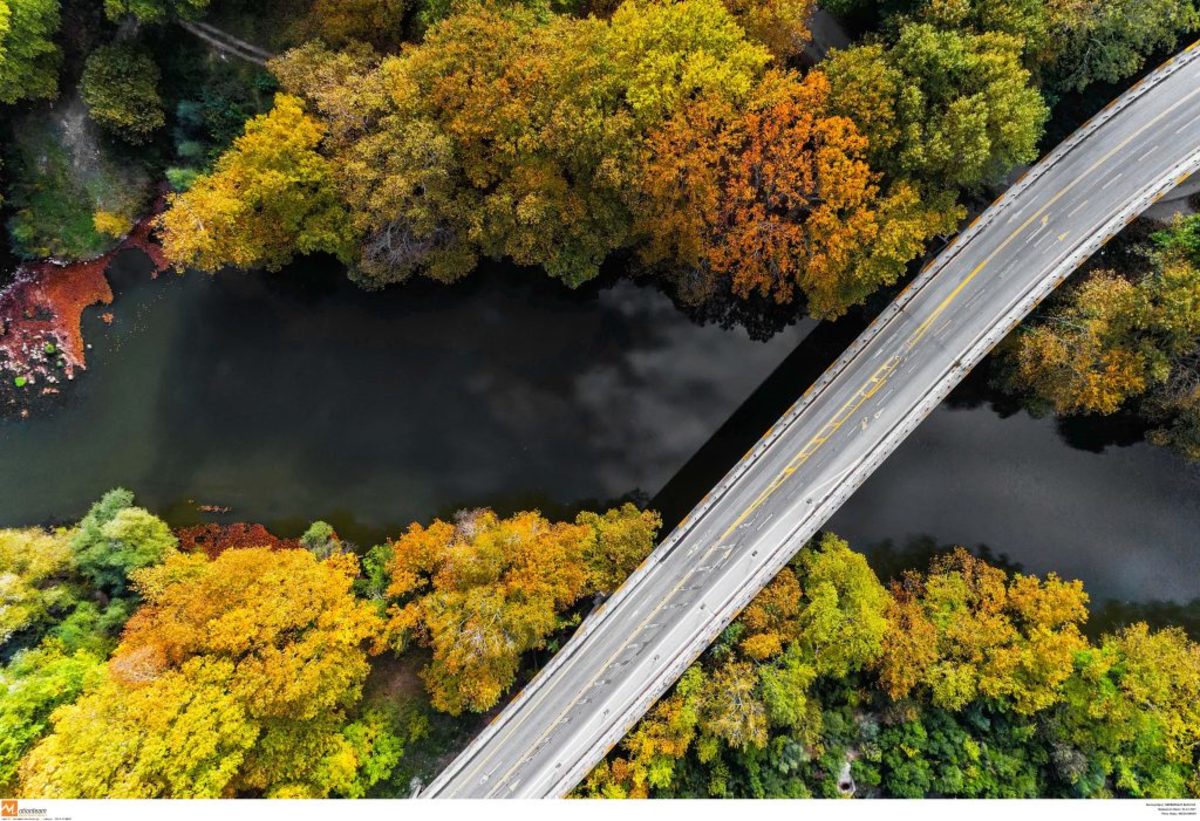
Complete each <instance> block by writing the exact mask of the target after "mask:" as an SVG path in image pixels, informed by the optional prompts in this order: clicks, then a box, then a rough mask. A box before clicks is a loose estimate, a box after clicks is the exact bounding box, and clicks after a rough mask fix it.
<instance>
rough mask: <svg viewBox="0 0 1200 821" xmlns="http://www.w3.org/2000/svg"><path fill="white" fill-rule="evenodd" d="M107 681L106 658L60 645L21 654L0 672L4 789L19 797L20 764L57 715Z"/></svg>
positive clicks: (0, 778)
mask: <svg viewBox="0 0 1200 821" xmlns="http://www.w3.org/2000/svg"><path fill="white" fill-rule="evenodd" d="M101 679H103V656H102V655H98V654H97V653H96V652H94V651H93V650H90V649H83V648H80V649H75V650H70V649H69V648H68V646H67V645H66V644H65V643H64V642H62V641H61V640H51V641H47V642H46V643H45V644H44V645H43V646H41V647H39V648H37V649H34V650H26V651H22V652H21V653H18V654H17V655H16V656H15V657H14V658H13V660H12V661H11V662H10V663H9V664H8V665H6V666H5V667H3V668H2V669H0V790H3V792H4V793H5V794H6V795H14V794H16V792H17V789H16V787H17V784H16V776H17V765H18V763H19V762H20V760H21V758H22V757H23V756H24V755H25V753H26V752H28V750H29V748H30V747H32V746H33V744H34V743H35V742H36V741H37V740H38V739H39V738H41V737H42V736H43V735H45V733H46V732H47V731H48V730H49V729H50V716H51V714H52V713H53V711H54V710H55V709H56V708H58V707H61V706H63V705H66V704H70V703H72V702H73V701H75V699H77V698H78V697H79V696H80V694H82V693H83V692H84V691H85V690H88V689H90V688H91V687H93V686H95V685H96V684H97V683H98V682H99V681H100V680H101Z"/></svg>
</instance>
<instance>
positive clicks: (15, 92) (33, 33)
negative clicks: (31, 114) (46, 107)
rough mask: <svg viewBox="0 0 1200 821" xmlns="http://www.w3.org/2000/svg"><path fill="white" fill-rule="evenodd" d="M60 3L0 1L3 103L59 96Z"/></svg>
mask: <svg viewBox="0 0 1200 821" xmlns="http://www.w3.org/2000/svg"><path fill="white" fill-rule="evenodd" d="M59 21H60V16H59V0H0V103H6V104H9V105H11V104H13V103H15V102H18V101H20V100H38V99H46V98H51V97H54V96H55V95H56V94H57V93H58V66H59V62H60V61H61V59H62V55H61V53H60V52H59V49H58V46H57V45H56V44H55V43H54V35H55V34H56V33H57V32H58V26H59Z"/></svg>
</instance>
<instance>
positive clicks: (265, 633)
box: [22, 548, 381, 798]
mask: <svg viewBox="0 0 1200 821" xmlns="http://www.w3.org/2000/svg"><path fill="white" fill-rule="evenodd" d="M357 569H358V564H357V560H356V559H355V558H354V557H353V556H352V555H349V554H336V555H334V556H331V557H330V558H328V559H326V560H324V561H318V560H317V559H316V558H315V557H314V556H313V555H312V554H311V553H310V552H308V551H307V550H283V551H272V550H268V549H266V548H245V549H232V550H227V551H225V552H223V553H221V554H220V555H219V556H218V557H217V558H215V559H212V560H209V559H207V558H205V556H203V555H201V554H174V555H171V556H170V557H168V559H167V560H166V561H165V562H164V563H163V564H161V565H157V566H153V567H147V568H144V569H142V570H139V571H136V572H135V573H134V576H135V582H136V584H137V587H138V590H139V591H140V592H141V594H142V597H143V599H144V601H145V604H144V605H143V606H142V608H141V609H140V610H138V612H137V613H135V614H134V616H133V617H132V618H131V619H130V620H129V622H128V624H127V625H126V629H125V633H124V634H123V636H122V639H121V643H120V645H119V646H118V647H117V650H116V652H115V653H114V654H113V657H112V659H111V661H110V663H109V675H108V680H107V681H106V682H105V683H104V685H103V686H101V687H100V688H98V689H97V690H95V691H93V692H92V693H90V694H87V695H85V696H84V698H83V699H81V700H80V701H79V702H78V703H77V704H75V705H73V706H71V707H67V708H62V709H61V710H60V711H59V712H58V713H56V714H55V717H54V731H53V733H52V734H51V735H50V736H48V737H47V738H46V739H44V740H43V741H42V742H41V743H40V744H39V745H38V747H37V748H35V749H34V750H33V752H32V753H31V754H30V756H29V758H28V760H27V761H26V762H25V765H24V768H23V770H22V773H23V774H22V779H23V780H22V784H23V788H24V789H25V790H26V792H28V793H30V794H36V795H45V796H47V797H50V796H54V797H71V798H103V797H131V798H133V797H137V798H150V797H160V796H163V797H168V796H169V797H216V796H220V795H227V794H230V793H231V792H233V791H253V792H260V793H267V794H274V793H276V792H278V793H280V794H287V795H306V796H309V797H320V796H323V795H327V794H329V792H330V791H331V790H334V789H338V788H339V787H342V786H344V785H346V784H347V783H348V782H349V780H350V779H352V777H353V773H354V770H355V768H356V767H357V766H358V764H359V761H358V759H357V758H356V757H355V756H354V750H353V748H352V745H351V744H350V742H349V741H348V740H347V739H346V738H345V737H344V734H343V728H344V726H345V725H346V723H347V720H348V719H347V717H346V710H347V708H349V707H351V706H353V705H354V704H355V703H357V701H358V699H359V697H360V694H361V690H362V684H363V681H364V679H365V678H366V675H367V672H368V665H367V652H366V649H365V646H364V645H365V643H366V642H367V640H368V639H371V638H374V637H375V636H376V635H377V633H378V631H379V629H380V627H381V622H380V620H379V617H378V615H376V613H375V610H374V608H373V607H372V606H371V605H370V604H369V603H367V602H363V601H360V600H358V599H356V598H355V597H354V595H353V593H352V592H351V584H352V582H353V581H354V578H355V576H356V574H357Z"/></svg>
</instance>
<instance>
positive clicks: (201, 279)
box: [0, 254, 804, 539]
mask: <svg viewBox="0 0 1200 821" xmlns="http://www.w3.org/2000/svg"><path fill="white" fill-rule="evenodd" d="M145 273H146V265H145V261H144V259H143V258H141V257H140V256H139V255H136V254H128V255H125V256H123V257H121V258H120V259H119V261H118V262H117V263H116V264H115V265H114V266H113V270H112V271H111V276H112V278H113V280H114V287H115V289H116V290H117V291H118V299H117V302H116V304H115V306H114V309H113V310H114V312H115V313H116V321H115V322H114V323H113V325H112V326H111V327H108V326H104V325H103V324H102V323H100V322H99V321H98V319H97V318H96V317H95V316H92V317H89V319H88V321H87V323H86V332H87V335H88V339H89V340H91V341H92V342H93V343H94V346H95V347H94V350H92V351H91V352H90V360H89V364H90V366H91V369H90V371H89V372H88V374H87V375H86V376H85V377H84V378H83V379H82V382H81V384H79V385H78V386H76V390H75V391H74V393H73V395H72V396H71V397H70V398H69V400H68V401H66V402H65V404H64V406H63V407H61V408H59V409H57V410H56V411H55V412H53V413H51V414H49V415H48V416H45V417H43V418H37V419H33V420H29V421H26V422H17V421H12V420H10V421H6V422H2V423H0V465H2V466H3V467H2V468H0V525H12V524H20V523H29V522H37V521H42V520H45V519H48V518H50V517H53V516H58V517H62V518H70V517H73V516H76V515H78V514H79V513H81V512H82V511H83V510H84V509H85V507H86V505H87V503H88V502H89V501H91V500H92V499H94V498H95V497H96V496H97V495H98V494H99V493H100V492H102V491H103V490H104V489H106V488H108V487H110V486H112V485H115V484H124V485H126V486H129V487H131V488H132V489H134V490H135V491H136V492H137V493H138V494H139V498H140V499H141V500H142V502H143V503H144V504H147V505H148V506H150V507H152V508H155V509H164V508H167V509H168V510H169V513H170V515H171V516H172V518H174V519H175V520H176V521H186V520H187V519H188V518H189V512H188V511H189V505H188V504H187V503H186V500H194V501H195V502H196V503H210V504H220V505H228V506H231V507H232V508H233V511H232V513H231V514H230V517H229V518H237V519H247V520H256V521H263V522H267V523H273V524H277V525H283V526H284V527H285V529H286V528H287V527H289V526H290V527H297V526H300V525H301V523H303V522H304V521H307V520H311V519H312V518H317V517H327V518H332V519H334V520H338V521H339V522H341V524H342V525H343V527H346V528H348V529H349V530H351V531H353V532H354V533H355V534H356V535H358V536H359V537H360V538H362V539H369V538H375V537H377V536H378V535H379V534H380V533H381V532H382V531H383V530H387V529H391V530H393V531H394V529H395V527H396V526H397V525H399V524H406V523H407V522H408V521H410V520H412V519H425V518H428V517H429V516H431V515H433V514H435V513H446V512H449V511H453V510H454V509H456V508H458V507H461V506H465V505H475V504H492V505H496V506H497V507H500V508H512V507H517V506H523V505H531V504H537V505H540V506H542V507H543V508H548V509H551V510H553V509H555V508H562V509H563V510H567V509H570V508H573V507H576V506H578V505H580V504H583V503H588V502H589V501H590V500H610V499H614V498H618V497H624V496H628V495H630V494H637V493H640V494H642V495H643V496H647V495H648V494H651V493H654V492H655V491H657V490H658V488H659V487H660V486H661V485H662V484H663V483H664V482H665V481H666V480H667V479H668V478H669V477H670V476H671V475H672V474H673V473H674V472H675V471H677V470H678V469H679V468H680V467H681V466H682V464H683V463H684V462H685V461H686V460H687V458H688V457H689V456H690V455H691V454H692V453H693V452H694V451H695V450H696V449H697V448H698V447H699V446H700V445H701V444H702V443H703V442H704V441H705V439H707V438H708V436H709V435H711V433H712V431H713V430H715V429H716V428H717V426H718V425H720V423H721V422H722V421H723V420H724V419H725V418H726V417H727V416H728V415H729V414H730V412H731V411H732V410H733V409H734V408H735V407H736V406H737V405H738V403H739V402H741V401H742V400H743V399H744V398H745V397H746V396H748V395H749V394H751V393H752V392H753V391H754V388H755V387H756V386H757V385H758V384H759V383H760V382H761V381H762V380H763V379H764V378H765V377H766V376H767V375H768V374H769V373H770V372H771V371H772V370H773V369H774V368H775V366H776V365H777V364H778V363H779V361H780V360H781V359H782V358H783V357H784V356H786V355H787V353H788V352H789V351H791V350H792V349H793V348H794V347H795V346H796V344H797V342H798V341H799V339H800V338H801V337H802V335H803V333H804V328H803V327H797V326H793V327H790V328H788V329H786V330H784V331H783V332H781V333H779V334H778V335H776V336H774V337H773V338H772V339H771V340H770V341H769V342H765V343H763V342H755V341H752V340H751V339H749V337H748V335H747V333H746V332H745V331H744V330H738V329H733V330H724V329H722V328H720V327H718V326H716V325H711V324H710V325H706V326H700V325H697V324H695V323H693V322H692V321H690V320H689V319H688V318H687V317H685V316H684V315H683V314H681V313H680V312H679V311H678V310H676V309H675V308H674V306H673V305H672V304H671V302H670V300H669V299H667V298H666V297H665V296H663V295H662V294H661V293H659V292H657V291H655V290H654V289H652V288H647V287H641V286H638V285H636V284H634V283H632V282H628V281H618V282H615V283H614V282H609V283H608V284H604V285H594V286H591V287H589V288H585V289H582V290H581V291H577V292H571V291H568V290H566V289H565V288H562V287H561V286H558V285H556V284H554V283H552V282H549V281H547V280H546V279H545V278H544V277H542V276H540V275H533V274H530V273H529V272H522V271H516V270H511V269H502V270H495V271H491V272H479V273H477V274H476V275H474V276H473V277H471V278H469V279H468V280H466V281H464V282H462V283H459V284H457V285H455V286H453V287H446V286H440V285H437V284H434V283H428V282H413V283H410V284H409V285H406V286H404V287H403V288H396V289H391V290H388V291H385V292H380V293H367V292H363V291H361V290H359V289H358V288H356V287H355V286H353V285H351V284H349V283H347V282H346V281H345V280H344V278H343V277H341V276H340V275H339V274H338V273H337V272H336V271H333V270H331V269H330V268H329V267H328V266H325V267H321V266H309V267H308V268H307V269H305V268H301V267H297V268H296V269H290V270H289V271H287V272H286V273H285V274H281V275H276V276H267V275H243V274H228V275H222V276H220V277H217V278H216V279H211V278H208V277H205V276H203V275H197V274H192V275H188V276H186V277H183V278H179V279H173V278H166V279H160V280H159V281H158V282H153V283H152V282H149V281H148V280H147V279H146V277H145ZM347 511H354V517H355V518H354V519H351V518H350V517H349V516H347V515H346V512H347ZM339 514H341V515H339ZM191 516H192V517H194V516H195V514H194V512H193V513H192V514H191Z"/></svg>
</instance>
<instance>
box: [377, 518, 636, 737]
mask: <svg viewBox="0 0 1200 821" xmlns="http://www.w3.org/2000/svg"><path fill="white" fill-rule="evenodd" d="M657 526H658V518H657V516H656V515H655V514H652V513H642V512H640V511H638V510H637V508H635V507H634V506H633V505H626V506H624V507H623V508H620V509H618V510H617V511H609V513H608V514H606V515H605V516H603V517H597V516H595V515H594V514H582V515H581V516H580V517H579V520H578V521H577V522H576V523H574V524H570V523H565V522H564V523H551V522H549V521H547V520H546V519H544V518H543V517H542V516H540V515H539V514H538V513H537V512H535V511H531V512H524V513H518V514H516V515H514V516H512V517H510V518H508V519H501V518H500V517H498V516H497V515H496V514H495V513H493V512H492V511H490V510H478V511H472V512H470V513H465V514H463V515H461V516H460V517H459V519H458V521H457V522H456V523H455V524H450V523H448V522H443V521H434V522H433V523H432V524H431V525H429V526H428V527H423V526H421V525H419V524H414V525H412V526H411V527H410V528H409V529H408V532H407V533H405V534H404V536H402V537H401V538H400V539H399V540H398V541H397V542H396V543H395V544H394V545H393V551H392V555H393V558H392V561H391V564H390V566H389V568H388V569H389V573H390V576H391V583H390V585H389V587H388V590H387V595H388V596H389V597H390V598H392V599H394V600H395V602H394V603H393V604H392V606H391V607H390V609H389V611H388V614H389V624H388V636H389V640H390V643H391V645H392V646H393V647H394V648H395V649H397V650H403V649H404V648H406V647H407V646H409V644H410V643H411V642H412V641H414V640H416V641H419V642H420V643H422V644H425V645H428V646H429V647H431V648H432V651H433V660H432V661H431V662H430V664H429V665H428V666H427V667H426V668H425V670H424V671H423V672H422V677H423V678H424V680H425V684H426V686H427V687H428V689H429V691H430V694H431V696H432V699H433V705H434V706H435V707H436V708H438V709H439V710H443V711H445V712H448V713H451V714H452V715H458V714H460V713H462V712H463V711H464V710H474V711H478V712H481V711H483V710H486V709H488V708H490V707H492V706H493V705H494V704H495V703H496V702H497V701H498V700H499V699H500V696H501V694H502V693H503V692H504V691H505V690H506V689H507V688H508V687H509V686H510V685H511V684H512V682H513V680H514V679H515V678H516V675H517V669H518V666H519V664H520V660H521V655H522V654H523V653H525V652H528V651H530V650H535V649H538V648H541V647H544V646H545V644H546V640H547V637H548V636H549V635H550V634H552V633H553V632H555V631H556V630H559V629H560V628H562V627H564V626H565V625H566V621H564V618H563V613H564V611H565V610H566V608H568V607H569V606H570V605H571V604H573V603H574V602H575V601H577V600H578V599H579V598H580V597H581V596H583V595H585V594H586V593H589V592H593V591H597V590H603V589H607V588H608V585H609V584H611V582H612V581H613V579H614V578H615V576H617V575H619V574H617V573H616V571H615V570H614V564H613V562H614V559H613V557H614V556H618V557H620V558H619V559H618V565H619V566H620V567H623V568H630V567H631V565H632V564H634V563H636V561H640V560H641V558H642V557H644V556H645V555H646V554H647V553H649V551H650V548H651V547H652V546H653V536H654V531H655V530H656V529H657ZM626 572H628V571H627V570H626Z"/></svg>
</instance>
